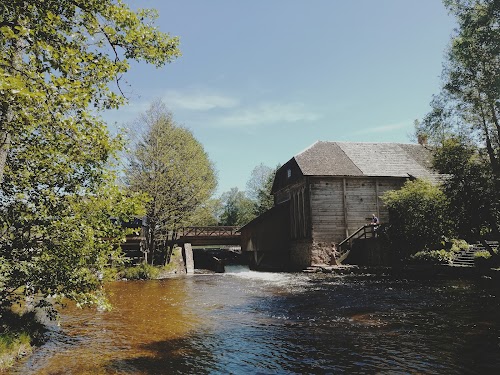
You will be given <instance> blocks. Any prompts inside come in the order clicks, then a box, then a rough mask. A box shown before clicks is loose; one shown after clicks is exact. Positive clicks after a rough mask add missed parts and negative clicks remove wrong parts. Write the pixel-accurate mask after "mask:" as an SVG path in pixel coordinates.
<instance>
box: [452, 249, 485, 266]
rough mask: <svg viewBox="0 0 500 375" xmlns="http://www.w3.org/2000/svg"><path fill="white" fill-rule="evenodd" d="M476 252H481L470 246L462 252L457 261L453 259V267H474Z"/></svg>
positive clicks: (458, 254) (456, 258)
mask: <svg viewBox="0 0 500 375" xmlns="http://www.w3.org/2000/svg"><path fill="white" fill-rule="evenodd" d="M476 251H479V249H478V248H477V247H476V246H469V247H468V248H467V249H464V250H462V251H460V252H459V253H457V255H456V256H455V259H453V261H452V263H453V265H455V266H461V267H474V254H475V253H476Z"/></svg>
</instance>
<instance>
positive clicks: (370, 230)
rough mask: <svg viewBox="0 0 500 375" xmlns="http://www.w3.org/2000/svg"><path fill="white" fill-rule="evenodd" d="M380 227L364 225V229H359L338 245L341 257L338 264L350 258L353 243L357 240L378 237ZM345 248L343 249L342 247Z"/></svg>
mask: <svg viewBox="0 0 500 375" xmlns="http://www.w3.org/2000/svg"><path fill="white" fill-rule="evenodd" d="M379 227H380V225H372V224H366V225H363V226H362V227H359V228H358V229H357V230H356V231H355V232H354V233H353V234H351V235H350V236H349V237H347V238H346V239H344V240H343V241H341V242H340V243H339V244H338V245H337V250H338V251H339V252H340V257H339V258H337V259H336V262H337V263H338V264H341V263H342V262H343V261H344V260H345V259H346V258H347V257H348V256H349V253H350V252H351V247H352V242H353V241H354V240H356V239H359V238H365V239H366V238H372V237H375V236H376V231H377V229H378V228H379ZM343 246H344V247H345V249H343V248H342V247H343Z"/></svg>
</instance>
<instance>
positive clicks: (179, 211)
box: [126, 102, 217, 262]
mask: <svg viewBox="0 0 500 375" xmlns="http://www.w3.org/2000/svg"><path fill="white" fill-rule="evenodd" d="M138 123H139V124H140V125H141V127H142V128H143V129H145V131H144V134H143V135H142V138H141V140H140V141H139V142H138V143H137V144H136V145H135V149H134V151H133V154H132V155H131V158H130V167H129V168H128V170H127V172H126V175H127V180H128V181H127V182H128V184H129V186H130V189H131V190H132V191H134V192H141V193H145V194H147V196H149V198H150V201H149V202H148V203H147V205H146V214H147V218H148V225H149V235H148V238H147V241H148V249H149V252H150V254H151V256H150V258H149V261H150V262H153V260H154V253H155V251H156V249H155V244H156V242H157V240H158V239H160V238H161V237H162V236H164V235H165V233H166V232H168V231H169V230H175V229H177V228H179V227H180V226H182V225H184V224H188V223H189V220H190V219H191V218H192V216H193V214H194V213H195V212H196V210H197V209H199V208H200V207H201V205H203V204H205V203H206V202H207V201H208V199H209V198H210V197H211V195H212V194H213V192H214V190H215V188H216V187H217V179H216V174H215V171H214V167H213V165H212V163H211V161H210V160H209V158H208V155H207V153H206V152H205V151H204V149H203V146H202V145H201V144H200V142H198V141H197V140H196V139H195V138H194V136H193V134H192V133H191V132H190V131H189V130H188V129H186V128H184V127H182V126H179V125H178V124H176V123H175V122H174V120H173V118H172V114H171V113H170V112H169V111H168V110H167V109H166V107H165V105H164V104H163V103H161V102H155V103H153V104H152V106H151V107H150V109H149V110H148V111H147V112H146V113H144V114H143V115H142V116H141V117H140V118H139V119H138Z"/></svg>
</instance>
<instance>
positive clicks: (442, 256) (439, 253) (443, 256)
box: [410, 250, 455, 264]
mask: <svg viewBox="0 0 500 375" xmlns="http://www.w3.org/2000/svg"><path fill="white" fill-rule="evenodd" d="M454 256H455V254H454V252H453V251H447V250H424V251H419V252H417V253H415V254H413V255H412V256H410V261H411V262H412V263H420V264H449V263H451V261H452V260H453V257H454Z"/></svg>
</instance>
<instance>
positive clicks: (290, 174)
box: [286, 168, 292, 178]
mask: <svg viewBox="0 0 500 375" xmlns="http://www.w3.org/2000/svg"><path fill="white" fill-rule="evenodd" d="M286 177H288V178H290V177H292V170H291V169H290V168H288V169H287V171H286Z"/></svg>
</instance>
